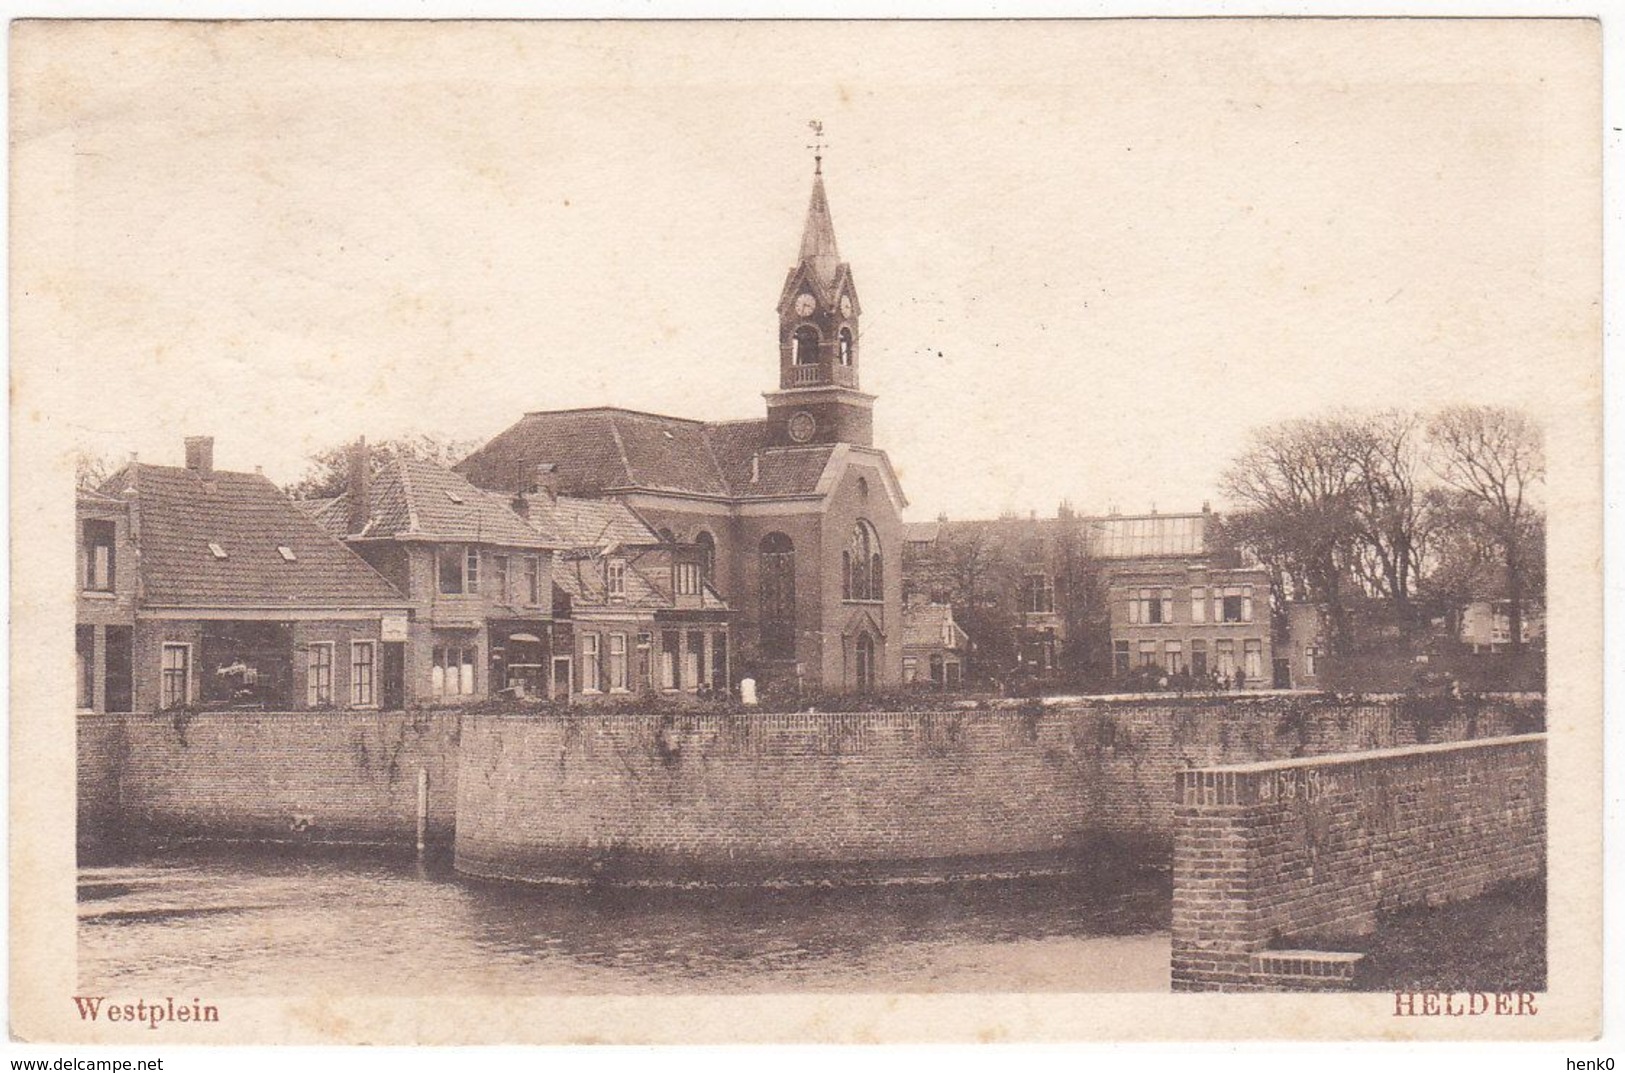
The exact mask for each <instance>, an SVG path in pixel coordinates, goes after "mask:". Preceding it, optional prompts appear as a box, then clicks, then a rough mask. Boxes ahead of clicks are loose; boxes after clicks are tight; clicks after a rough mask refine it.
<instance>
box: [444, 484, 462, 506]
mask: <svg viewBox="0 0 1625 1073" xmlns="http://www.w3.org/2000/svg"><path fill="white" fill-rule="evenodd" d="M446 498H447V499H449V500H451V501H452V502H453V503H456V504H458V505H459V506H461V505H462V502H463V497H462V496H460V495H458V494H457V493H456V492H453V491H451V490H450V489H449V488H448V489H447V490H446Z"/></svg>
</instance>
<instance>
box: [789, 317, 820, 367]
mask: <svg viewBox="0 0 1625 1073" xmlns="http://www.w3.org/2000/svg"><path fill="white" fill-rule="evenodd" d="M790 351H791V354H790V360H791V361H792V362H793V363H794V364H796V365H817V364H818V329H817V328H814V327H813V326H812V325H810V324H803V325H802V326H801V327H799V328H797V329H796V334H795V338H794V339H793V340H792V341H791V344H790Z"/></svg>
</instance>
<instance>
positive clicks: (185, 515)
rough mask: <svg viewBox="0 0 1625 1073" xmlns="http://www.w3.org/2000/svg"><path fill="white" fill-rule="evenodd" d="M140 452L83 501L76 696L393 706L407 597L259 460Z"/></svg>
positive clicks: (89, 703) (134, 703) (103, 703)
mask: <svg viewBox="0 0 1625 1073" xmlns="http://www.w3.org/2000/svg"><path fill="white" fill-rule="evenodd" d="M213 454H214V444H213V441H212V440H211V439H209V438H207V437H193V438H189V439H188V440H187V441H186V465H185V466H184V467H176V466H156V465H150V464H146V463H141V462H137V461H131V462H130V463H129V464H128V465H126V466H124V467H123V468H122V469H120V470H119V471H118V472H117V473H115V474H114V475H113V476H112V477H110V478H109V479H108V480H107V481H106V482H104V483H103V484H102V485H101V487H100V488H99V489H97V490H95V491H94V492H88V493H87V492H81V493H80V494H79V496H78V500H77V526H76V528H77V537H78V563H79V567H78V584H77V588H78V599H77V607H78V623H77V626H78V628H77V641H78V651H79V665H78V673H79V690H78V697H79V706H80V708H81V710H87V711H161V710H167V709H187V708H205V707H207V708H225V709H230V708H275V709H305V708H317V709H319V708H331V707H361V708H372V707H385V706H389V705H390V704H391V703H392V702H393V700H394V699H395V697H394V696H393V695H392V692H393V693H399V694H401V695H402V696H404V683H403V682H402V681H400V680H399V679H398V678H397V679H393V680H392V679H391V678H390V677H389V670H388V668H389V666H390V664H389V657H388V647H389V645H390V643H391V638H392V637H394V636H397V635H399V636H403V637H404V633H405V630H406V626H407V622H408V619H409V615H410V609H409V607H408V605H407V602H406V601H405V600H404V599H402V597H401V595H400V593H399V592H398V591H397V590H396V589H395V588H394V586H392V585H391V584H390V583H389V582H388V581H387V580H385V579H384V578H383V577H382V576H380V575H379V574H378V572H377V571H375V570H374V569H373V568H372V567H371V566H369V565H368V564H367V563H366V562H364V561H363V560H362V559H361V558H360V557H358V556H357V555H355V553H353V552H351V551H350V550H349V549H348V548H346V547H345V546H344V545H343V544H342V543H341V542H339V541H337V540H334V539H333V538H332V537H331V536H329V535H328V534H327V533H326V532H324V531H323V530H322V529H321V527H320V526H318V525H317V524H316V523H315V522H314V521H313V520H312V519H311V518H309V517H308V516H307V515H305V514H304V513H303V512H302V511H300V510H299V509H298V507H296V506H295V505H294V503H293V501H292V500H290V499H288V498H287V496H285V495H284V494H283V493H282V492H281V490H280V489H278V488H277V487H276V486H275V485H274V484H272V483H271V482H270V481H269V480H267V479H266V478H265V477H263V476H261V475H259V474H257V473H256V474H248V473H235V472H227V471H220V470H216V469H215V468H214V464H213Z"/></svg>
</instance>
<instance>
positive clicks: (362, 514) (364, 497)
mask: <svg viewBox="0 0 1625 1073" xmlns="http://www.w3.org/2000/svg"><path fill="white" fill-rule="evenodd" d="M348 478H349V479H348V481H347V483H346V486H345V489H344V491H345V494H346V495H347V496H348V497H349V500H350V512H349V515H348V519H347V524H346V525H345V530H346V532H348V533H349V534H350V535H351V536H358V535H360V534H361V533H362V532H365V531H366V528H367V523H368V522H369V521H371V520H372V459H371V458H370V457H369V456H368V453H367V437H365V436H363V437H361V438H360V439H358V440H356V441H355V443H354V445H352V446H351V448H350V469H349V473H348Z"/></svg>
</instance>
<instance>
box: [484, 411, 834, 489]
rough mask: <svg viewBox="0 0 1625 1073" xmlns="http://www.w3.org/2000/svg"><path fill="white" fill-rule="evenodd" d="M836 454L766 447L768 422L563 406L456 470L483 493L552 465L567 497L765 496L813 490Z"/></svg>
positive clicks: (524, 482) (523, 422) (825, 448)
mask: <svg viewBox="0 0 1625 1073" xmlns="http://www.w3.org/2000/svg"><path fill="white" fill-rule="evenodd" d="M833 450H834V448H833V447H831V446H830V445H828V444H824V445H819V446H809V447H771V446H768V424H767V422H766V421H765V420H763V421H727V422H721V423H717V424H703V423H701V422H698V421H689V420H685V419H683V418H678V417H664V416H661V415H659V414H645V413H638V412H636V411H632V410H618V409H612V408H601V409H594V410H559V411H553V412H545V413H531V414H526V415H525V416H524V417H523V418H521V419H520V420H519V421H518V422H517V423H516V424H514V425H513V426H512V427H510V428H508V429H507V430H505V431H503V432H501V433H498V434H497V436H496V437H495V438H493V439H492V440H491V441H490V442H489V443H487V444H486V445H485V446H484V447H482V448H480V449H479V450H478V451H476V452H474V453H473V454H472V455H470V456H469V457H468V458H465V459H464V460H463V461H461V462H459V463H458V464H457V467H456V468H457V471H458V472H459V473H462V474H464V475H466V476H467V477H468V478H469V479H470V480H472V481H474V482H475V483H476V484H479V485H480V486H481V487H485V488H499V489H504V490H507V491H521V490H525V489H528V488H529V487H530V486H531V482H532V478H533V475H534V474H535V472H536V466H537V465H538V464H540V463H544V462H545V463H552V464H553V465H554V466H555V467H556V468H555V471H554V475H555V478H556V480H557V482H558V490H559V491H560V492H561V493H564V494H566V495H573V496H599V495H603V494H604V493H606V492H612V491H619V490H625V489H632V488H637V489H645V490H649V491H661V492H686V493H690V494H696V495H709V496H729V497H736V498H765V497H774V496H787V495H808V494H811V493H812V492H814V491H815V490H816V489H817V487H818V481H819V478H820V477H821V476H822V475H823V472H824V466H825V464H826V463H827V462H828V461H829V456H830V453H831V452H832V451H833ZM753 457H755V458H757V462H756V465H755V467H754V470H753V466H752V461H751V460H752V458H753ZM753 476H754V477H755V480H752V477H753Z"/></svg>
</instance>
